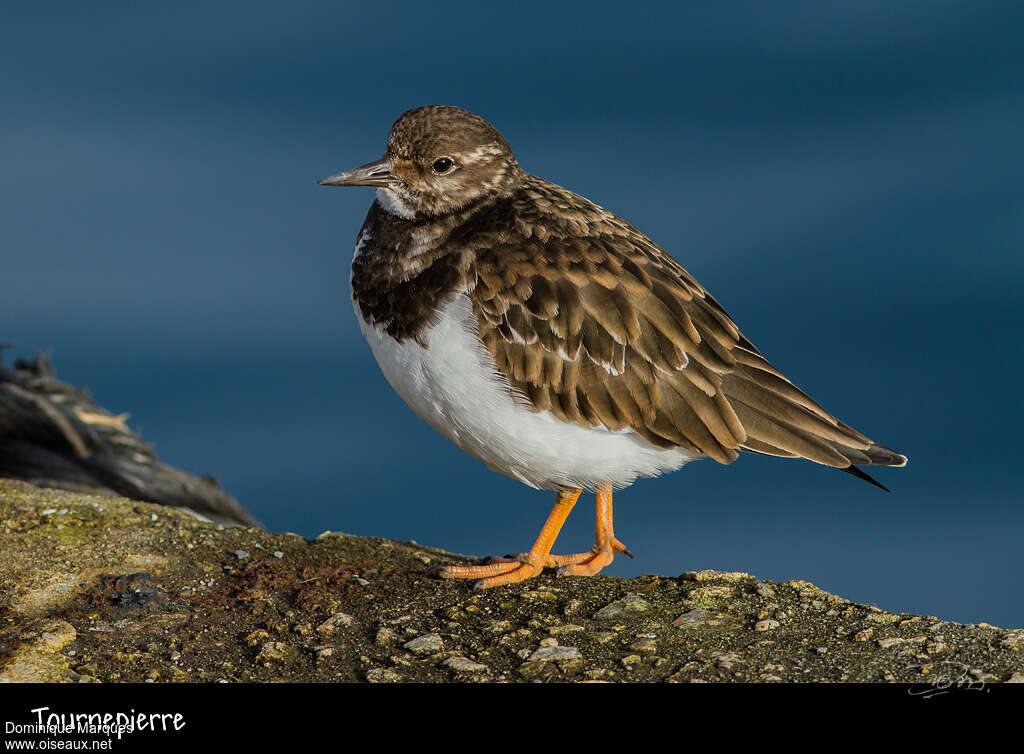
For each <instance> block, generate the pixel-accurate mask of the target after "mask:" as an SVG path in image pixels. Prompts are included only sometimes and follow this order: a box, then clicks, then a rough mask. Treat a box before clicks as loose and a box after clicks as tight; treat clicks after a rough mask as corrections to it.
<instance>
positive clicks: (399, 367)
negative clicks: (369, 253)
mask: <svg viewBox="0 0 1024 754" xmlns="http://www.w3.org/2000/svg"><path fill="white" fill-rule="evenodd" d="M357 253H358V249H357ZM355 309H356V318H357V319H358V321H359V326H360V329H361V330H362V331H363V335H364V336H365V337H366V340H367V341H368V342H369V344H370V348H371V349H372V350H373V355H374V356H375V357H376V358H377V363H378V364H379V365H380V368H381V371H383V372H384V376H385V377H386V378H387V380H388V382H389V383H391V387H392V388H394V390H395V392H396V393H398V394H399V395H400V396H402V398H403V400H405V402H406V403H408V404H409V406H410V407H411V408H412V410H413V411H415V412H416V414H417V415H418V416H419V417H420V418H421V419H423V420H424V421H426V422H427V423H428V424H429V425H430V426H432V427H433V428H434V429H436V430H437V431H438V432H440V433H441V434H442V435H444V436H445V437H447V438H448V439H449V440H451V441H452V442H454V443H455V444H456V445H458V446H459V447H460V448H462V449H463V450H464V451H466V452H467V453H469V454H470V455H471V456H473V457H474V458H477V459H479V460H481V461H483V462H484V463H485V464H487V466H488V467H489V468H491V469H493V470H495V471H500V472H501V473H502V474H505V475H507V476H510V477H512V478H513V479H518V480H519V481H520V482H522V483H523V484H527V485H529V486H531V487H537V488H540V489H547V490H553V489H557V488H558V487H560V486H566V487H584V488H587V489H593V488H594V487H595V486H597V485H598V484H602V483H605V482H612V483H613V484H614V485H615V486H616V487H624V486H626V485H628V484H631V483H632V482H633V481H634V480H636V478H637V477H646V476H657V475H658V474H661V473H663V472H666V471H674V470H675V469H678V468H679V467H680V466H682V465H683V464H684V463H686V462H687V461H691V460H693V459H694V458H699V457H700V456H699V455H698V454H696V453H693V452H690V451H686V450H682V449H672V450H665V449H663V448H658V447H656V446H654V445H652V444H651V443H649V442H648V441H647V440H645V439H643V438H642V437H640V436H639V435H637V434H636V433H635V432H632V431H630V430H622V431H611V430H607V429H603V428H592V429H587V428H584V427H581V426H578V425H576V424H568V423H566V422H563V421H561V420H559V419H557V418H555V417H554V416H553V415H552V414H549V413H543V412H542V413H537V412H534V411H531V410H529V409H528V408H527V407H526V406H527V402H526V400H525V398H522V397H519V396H516V397H514V396H513V394H512V392H511V391H510V389H509V387H508V383H507V381H505V379H504V377H502V376H501V375H499V374H498V373H497V372H496V371H495V370H494V369H493V367H491V366H489V365H488V362H489V361H490V358H491V357H490V354H488V353H487V351H486V349H485V348H484V346H483V344H482V343H481V342H480V340H479V338H477V336H476V320H475V318H474V317H473V314H472V309H471V305H470V300H469V297H468V296H467V295H466V294H464V293H460V294H458V295H456V297H455V298H454V299H453V300H452V301H451V302H449V303H448V304H447V305H446V306H445V307H444V308H443V309H442V310H441V311H440V317H439V319H438V323H437V324H436V325H434V326H433V327H432V328H431V329H430V330H428V331H426V333H425V335H424V338H423V339H424V340H425V341H426V343H427V348H424V347H423V346H421V345H420V344H418V343H416V342H415V341H414V340H405V341H403V342H401V343H399V342H398V341H396V340H394V339H393V338H391V337H390V336H389V335H387V334H386V333H384V332H382V331H381V330H380V329H379V328H377V327H375V326H374V325H370V324H367V323H366V322H365V321H364V320H363V318H362V313H361V312H360V311H359V306H358V305H356V307H355Z"/></svg>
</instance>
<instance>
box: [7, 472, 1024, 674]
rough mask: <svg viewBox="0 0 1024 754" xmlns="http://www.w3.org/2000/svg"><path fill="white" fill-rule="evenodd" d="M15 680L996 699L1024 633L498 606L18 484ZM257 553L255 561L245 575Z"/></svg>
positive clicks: (732, 580) (257, 539) (129, 506)
mask: <svg viewBox="0 0 1024 754" xmlns="http://www.w3.org/2000/svg"><path fill="white" fill-rule="evenodd" d="M0 539H2V542H3V546H2V547H0V681H30V682H32V681H69V682H94V681H102V682H118V681H122V682H145V681H149V682H155V683H164V682H209V681H221V680H223V681H257V682H260V681H282V680H284V681H312V682H338V681H343V682H367V681H369V682H373V683H399V682H448V681H458V682H466V683H485V682H527V681H548V682H550V681H555V682H583V681H613V682H619V681H626V682H637V681H641V682H658V681H669V682H678V681H684V682H702V681H746V682H785V681H801V682H806V681H894V680H895V681H905V682H911V683H915V684H921V687H922V688H925V689H927V688H928V685H929V684H936V683H942V682H947V683H948V682H951V681H952V682H956V681H957V680H958V679H961V678H963V679H967V680H968V681H970V682H971V683H975V684H978V683H989V682H994V681H1007V680H1013V681H1015V682H1019V681H1020V679H1021V678H1024V651H1022V647H1024V638H1022V637H1024V630H1020V629H1018V630H1009V631H1007V630H1003V629H999V628H995V627H992V626H988V625H986V624H978V625H973V626H965V625H961V624H957V623H951V622H946V621H942V620H940V619H938V618H934V617H928V616H917V615H908V614H896V613H889V612H886V611H883V610H879V609H878V608H877V607H874V606H871V605H864V604H858V603H854V602H850V601H848V600H845V599H843V598H842V597H839V596H836V595H833V594H829V593H827V592H824V591H822V590H821V589H819V588H817V587H816V586H814V585H813V584H809V583H808V582H805V581H790V582H786V583H772V582H766V581H761V580H759V579H757V578H756V577H754V576H752V575H750V574H744V573H732V572H719V571H710V570H704V571H694V572H689V573H685V574H683V575H681V576H679V577H665V576H657V575H649V576H641V577H637V578H633V579H621V578H615V577H611V576H603V575H599V576H595V577H591V578H564V579H560V578H557V577H555V576H554V575H553V574H551V573H548V572H545V573H544V574H542V575H541V576H539V577H537V578H535V579H532V580H530V581H528V582H525V583H523V584H516V585H510V586H507V587H502V588H499V589H494V590H488V591H484V592H476V591H473V589H472V587H471V585H469V584H466V583H461V582H450V581H441V580H439V579H437V578H436V577H435V576H434V575H433V573H432V570H431V569H432V568H433V566H434V565H436V564H437V563H439V562H472V561H471V559H469V558H466V557H464V556H460V555H454V554H451V553H446V552H444V551H442V550H437V549H432V548H429V547H423V546H421V545H418V544H415V543H406V542H396V541H392V540H386V539H377V538H367V537H356V536H352V535H348V534H340V533H325V534H323V535H321V536H320V537H317V538H316V539H314V540H307V539H305V538H303V537H300V536H298V535H295V534H272V533H269V532H266V531H263V530H261V529H257V528H250V529H243V528H225V527H223V526H218V525H215V524H211V523H205V522H202V521H198V520H196V519H195V518H194V517H191V516H188V515H185V514H183V513H179V512H177V511H175V510H172V509H169V508H166V507H160V506H157V505H152V504H149V503H139V502H135V501H131V500H126V499H123V498H113V497H100V496H90V495H82V494H77V493H71V492H63V491H57V490H44V489H39V488H36V487H32V486H30V485H28V484H24V483H18V482H8V481H0ZM239 552H244V553H245V554H246V556H245V557H244V558H243V557H240V556H239V555H238V553H239Z"/></svg>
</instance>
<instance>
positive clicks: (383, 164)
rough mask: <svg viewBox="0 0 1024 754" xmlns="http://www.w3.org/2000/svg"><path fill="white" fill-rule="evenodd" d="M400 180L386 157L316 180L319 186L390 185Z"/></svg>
mask: <svg viewBox="0 0 1024 754" xmlns="http://www.w3.org/2000/svg"><path fill="white" fill-rule="evenodd" d="M401 182H402V179H401V178H399V177H398V176H396V175H395V174H394V173H393V172H392V171H391V160H390V159H388V158H387V157H382V158H381V159H379V160H376V161H374V162H369V163H367V164H365V165H362V166H360V167H358V168H354V169H352V170H344V171H342V172H340V173H335V174H334V175H329V176H327V177H326V178H323V179H321V180H319V181H317V183H318V184H319V185H321V186H392V185H394V184H396V183H401Z"/></svg>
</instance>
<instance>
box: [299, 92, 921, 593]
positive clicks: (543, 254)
mask: <svg viewBox="0 0 1024 754" xmlns="http://www.w3.org/2000/svg"><path fill="white" fill-rule="evenodd" d="M319 183H320V184H322V185H325V186H374V187H376V189H377V198H376V201H374V203H373V205H372V206H371V207H370V211H369V214H368V215H367V216H366V221H365V222H364V223H363V227H362V229H361V230H360V231H359V236H358V238H357V240H356V248H355V258H354V259H353V262H352V278H351V288H352V300H353V303H354V306H355V312H356V317H357V319H358V320H359V326H360V329H361V330H362V332H363V335H364V336H365V337H366V340H367V341H368V342H369V344H370V348H371V349H372V350H373V354H374V356H375V357H376V359H377V363H378V364H379V365H380V368H381V371H383V372H384V376H385V377H386V378H387V380H388V382H389V383H391V386H392V387H393V388H394V389H395V391H396V392H397V393H398V394H399V395H400V396H401V397H402V398H403V399H404V400H405V402H406V403H408V404H409V406H410V407H411V408H412V410H413V411H415V412H416V414H417V415H419V416H420V418H422V419H423V420H425V421H426V422H427V423H428V424H430V425H431V426H432V427H433V428H434V429H436V430H437V431H438V432H440V433H441V434H443V435H444V436H445V437H447V438H448V439H450V440H451V441H452V442H454V443H455V444H456V445H458V446H459V447H460V448H462V449H463V450H465V451H466V452H467V453H469V454H470V455H472V456H474V457H475V458H477V459H479V460H481V461H483V462H484V463H485V464H487V466H488V467H490V468H491V469H493V470H495V471H500V472H501V473H503V474H506V475H508V476H510V477H512V478H513V479H518V480H519V481H520V482H522V483H523V484H526V485H528V486H530V487H535V488H540V489H545V490H553V491H556V492H557V501H556V503H555V507H554V510H553V511H552V512H551V515H550V516H549V517H548V519H547V521H546V523H545V524H544V526H543V528H542V529H541V532H540V536H539V537H538V538H537V541H536V542H535V543H534V545H533V547H532V548H531V549H530V551H529V552H526V553H522V554H521V555H518V556H513V557H509V558H492V559H490V561H489V562H487V563H486V564H484V565H476V566H447V567H445V568H443V569H442V570H441V575H442V576H443V577H446V578H473V579H479V581H477V587H479V588H486V587H492V586H497V585H499V584H508V583H513V582H517V581H521V580H523V579H526V578H529V577H531V576H535V575H536V574H537V573H539V572H540V571H541V569H542V568H544V567H555V568H558V569H559V573H560V574H563V575H574V576H576V575H591V574H594V573H597V572H598V571H599V570H601V568H603V567H604V566H606V565H608V564H609V563H611V561H612V558H613V557H614V554H615V552H621V553H625V554H627V555H629V554H630V553H629V551H628V550H626V548H625V547H624V546H623V545H622V543H621V542H619V541H618V540H617V539H616V538H615V533H614V530H613V528H612V490H613V489H615V488H621V487H626V486H628V485H629V484H631V483H632V482H633V481H634V480H635V479H636V478H637V477H649V476H656V475H658V474H662V473H664V472H667V471H674V470H676V469H678V468H679V467H681V466H682V465H683V464H685V463H687V462H689V461H692V460H694V459H697V458H713V459H715V460H716V461H718V462H719V463H723V464H728V463H732V462H733V461H735V460H736V458H737V457H738V456H739V454H740V451H748V452H751V453H760V454H765V455H771V456H779V457H781V458H805V459H808V460H810V461H815V462H816V463H821V464H825V465H827V466H832V467H834V468H837V469H841V470H843V471H847V472H849V473H851V474H853V475H855V476H858V477H860V478H861V479H865V480H867V481H870V482H872V483H874V484H876V485H878V486H880V487H881V486H882V485H880V484H878V482H876V481H875V480H874V479H872V478H871V477H870V476H868V475H867V474H866V473H864V472H863V471H861V470H860V469H859V468H857V466H858V465H869V464H877V465H882V466H903V465H904V464H905V463H906V462H907V459H906V458H905V457H904V456H902V455H900V454H899V453H896V452H894V451H892V450H889V449H888V448H885V447H882V446H881V445H878V444H877V443H875V442H873V441H872V440H869V439H868V438H867V437H865V436H864V435H862V434H861V433H860V432H857V431H856V430H854V429H853V428H852V427H850V426H848V425H846V424H844V423H843V422H841V421H839V420H838V419H836V418H835V417H833V416H832V415H831V414H829V413H828V412H827V411H825V410H824V409H823V408H822V407H821V406H819V405H818V404H817V403H815V402H814V401H813V400H811V399H810V398H809V397H807V396H806V395H805V394H804V393H803V392H801V391H800V390H799V389H798V388H796V387H795V386H794V385H793V383H791V382H790V381H789V380H788V379H786V377H785V376H783V375H782V373H781V372H779V371H778V370H777V369H776V368H775V367H773V366H772V365H771V364H769V363H768V361H766V360H765V358H764V357H763V356H762V355H761V353H760V352H759V351H758V350H757V348H755V347H754V345H753V344H752V343H751V342H750V341H749V340H747V339H746V338H745V337H744V336H743V335H742V334H741V333H740V331H739V328H737V327H736V325H735V324H734V323H733V321H732V319H730V317H729V315H728V314H726V312H725V310H724V309H723V308H722V307H721V306H720V305H719V304H718V302H717V301H715V299H713V298H712V297H711V296H710V294H708V292H707V291H705V290H704V288H703V287H702V286H701V285H700V283H698V282H697V281H696V280H695V279H694V278H693V276H691V275H690V274H689V273H688V272H687V271H686V270H684V269H683V268H682V266H680V264H679V263H678V262H676V260H675V259H673V258H672V257H670V256H669V255H668V254H667V253H666V252H665V251H664V250H663V249H661V248H660V247H659V246H658V245H657V244H655V243H654V242H653V241H651V240H650V239H649V238H647V236H645V235H644V234H643V233H641V232H640V231H639V230H637V229H636V228H634V227H633V226H631V225H629V223H627V222H625V221H624V220H621V219H620V218H618V217H616V216H615V215H613V214H612V213H611V212H608V211H607V210H605V209H603V208H601V207H599V206H597V205H596V204H594V203H593V202H590V201H588V200H587V199H585V198H583V197H582V196H579V195H577V194H574V193H572V192H571V191H568V190H566V189H564V188H562V187H560V186H556V185H555V184H553V183H550V182H548V181H545V180H544V179H542V178H538V177H536V176H533V175H530V174H529V173H527V172H525V171H524V170H523V169H522V168H520V166H519V162H518V161H517V160H516V156H515V153H514V152H513V151H512V148H511V147H510V146H509V145H508V142H506V141H505V139H504V138H503V137H502V136H501V134H500V133H498V131H497V129H495V128H494V126H492V125H491V124H490V123H488V122H487V121H485V120H484V119H483V118H480V117H479V116H477V115H474V114H473V113H470V112H467V111H466V110H462V109H460V108H457V107H443V106H428V107H420V108H416V109H414V110H409V111H407V112H405V113H403V114H402V115H401V116H400V117H399V118H398V120H397V121H395V123H394V125H393V126H392V127H391V133H390V135H389V137H388V143H387V150H386V151H385V154H384V157H382V158H381V159H379V160H377V161H375V162H371V163H369V164H367V165H363V166H362V167H358V168H355V169H354V170H347V171H345V172H341V173H336V174H335V175H332V176H329V177H327V178H324V179H323V180H321V181H319ZM585 489H586V490H594V491H595V492H596V497H597V536H596V541H595V544H594V547H593V549H592V550H591V551H590V552H585V553H579V554H576V555H552V554H551V547H552V545H553V544H554V541H555V538H556V537H557V536H558V532H559V530H560V529H561V527H562V524H563V523H564V522H565V520H566V518H567V517H568V515H569V512H570V511H571V510H572V507H573V505H574V504H575V503H576V501H577V499H578V498H579V496H580V494H581V493H582V492H583V490H585ZM883 489H884V488H883Z"/></svg>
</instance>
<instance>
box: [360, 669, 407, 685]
mask: <svg viewBox="0 0 1024 754" xmlns="http://www.w3.org/2000/svg"><path fill="white" fill-rule="evenodd" d="M366 680H367V681H369V682H370V683H398V682H399V681H401V680H402V676H401V675H399V674H398V673H396V672H395V671H394V670H389V669H388V668H374V669H373V670H368V671H366Z"/></svg>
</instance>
